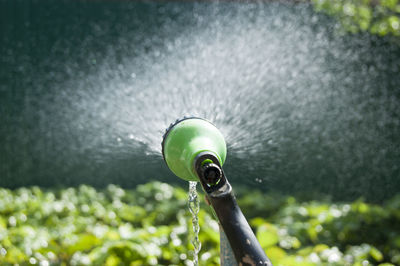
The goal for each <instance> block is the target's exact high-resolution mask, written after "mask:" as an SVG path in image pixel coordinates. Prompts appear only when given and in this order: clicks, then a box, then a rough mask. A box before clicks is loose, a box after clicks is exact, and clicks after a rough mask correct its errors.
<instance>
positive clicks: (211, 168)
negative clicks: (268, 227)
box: [194, 152, 272, 266]
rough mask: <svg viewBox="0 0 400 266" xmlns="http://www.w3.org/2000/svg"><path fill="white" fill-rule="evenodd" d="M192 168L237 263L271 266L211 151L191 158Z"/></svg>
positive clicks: (250, 265) (251, 265) (252, 265)
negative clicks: (192, 159) (193, 163)
mask: <svg viewBox="0 0 400 266" xmlns="http://www.w3.org/2000/svg"><path fill="white" fill-rule="evenodd" d="M194 169H195V171H196V173H197V175H198V177H199V180H200V183H201V185H202V187H203V190H204V191H205V193H206V194H207V198H208V201H209V202H210V204H211V206H212V207H213V209H214V211H215V214H216V216H217V218H218V220H219V222H220V224H221V227H222V228H223V230H224V232H225V234H226V236H227V238H228V241H229V244H230V246H231V248H232V251H233V253H234V255H235V259H236V261H237V263H238V265H243V266H244V265H249V266H256V265H257V266H258V265H263V266H272V264H271V262H270V260H269V259H268V257H267V255H266V254H265V252H264V250H263V249H262V248H261V246H260V243H259V242H258V240H257V238H256V236H255V235H254V233H253V231H252V230H251V228H250V225H249V224H248V222H247V220H246V218H245V217H244V215H243V213H242V211H241V210H240V208H239V206H238V204H237V202H236V199H235V196H234V195H233V192H232V187H231V185H230V184H229V182H228V180H227V179H226V177H225V174H224V171H223V170H222V167H221V165H220V163H219V161H218V159H217V157H216V156H215V155H214V154H212V153H207V152H203V153H200V154H199V155H198V156H197V157H196V158H195V165H194Z"/></svg>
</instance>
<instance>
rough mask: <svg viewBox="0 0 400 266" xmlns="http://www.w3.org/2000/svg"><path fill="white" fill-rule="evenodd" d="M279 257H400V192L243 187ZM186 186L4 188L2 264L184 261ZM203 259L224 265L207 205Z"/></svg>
mask: <svg viewBox="0 0 400 266" xmlns="http://www.w3.org/2000/svg"><path fill="white" fill-rule="evenodd" d="M238 198H239V199H240V201H239V205H240V206H241V207H242V209H243V210H244V212H245V214H246V215H247V217H248V218H249V221H250V224H251V225H252V227H253V229H254V231H255V232H256V235H257V237H258V239H259V240H260V244H261V245H262V247H263V248H264V249H265V250H266V252H267V254H268V256H269V257H270V258H271V260H272V261H273V263H274V265H380V266H388V265H399V264H400V236H399V234H398V232H400V195H399V196H397V197H394V198H393V199H391V200H390V201H388V202H386V203H385V204H383V205H374V204H369V203H366V202H364V201H363V200H358V201H355V202H353V203H340V204H339V203H331V202H330V201H329V200H326V199H324V200H320V201H312V200H305V201H300V200H299V198H297V199H296V198H294V197H286V196H282V195H273V194H262V193H260V192H252V193H251V194H249V193H239V195H238ZM190 220H191V218H190V214H189V211H188V210H187V192H186V191H184V190H183V189H181V188H173V187H171V186H170V185H168V184H164V183H159V182H154V183H149V184H145V185H141V186H138V187H137V189H136V190H124V189H121V188H120V187H117V186H114V185H110V186H108V187H107V188H106V189H104V190H96V189H94V188H92V187H89V186H85V185H82V186H80V187H79V188H67V189H58V190H42V189H40V188H38V187H33V188H21V189H18V190H15V191H12V190H8V189H2V188H0V264H1V265H14V264H20V265H30V264H38V265H185V264H186V263H187V260H190V259H191V256H192V250H193V247H192V245H191V243H190V239H191V236H192V232H191V230H188V229H189V228H191V221H190ZM199 221H200V227H201V230H200V240H201V242H202V249H201V252H200V264H201V265H218V264H219V256H218V254H219V250H218V249H219V235H218V224H217V222H216V221H215V219H214V218H213V216H212V214H211V211H210V210H209V207H208V206H206V205H205V204H204V201H203V203H202V206H201V210H200V213H199Z"/></svg>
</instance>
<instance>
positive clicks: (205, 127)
mask: <svg viewBox="0 0 400 266" xmlns="http://www.w3.org/2000/svg"><path fill="white" fill-rule="evenodd" d="M201 152H210V153H212V154H214V155H215V156H216V157H217V158H218V161H219V163H220V165H221V166H222V165H223V164H224V162H225V158H226V143H225V140H224V137H223V136H222V134H221V132H220V131H219V130H218V129H217V128H216V127H215V126H214V125H213V124H212V123H210V122H209V121H207V120H205V119H202V118H198V117H190V118H186V117H185V118H183V119H181V120H177V121H176V122H175V123H174V124H172V125H171V126H170V127H169V128H168V129H167V131H166V133H165V135H164V138H163V142H162V153H163V157H164V160H165V162H166V163H167V165H168V167H169V169H171V171H172V172H173V173H174V174H175V175H177V176H178V177H180V178H182V179H184V180H187V181H198V177H197V174H196V172H195V170H194V160H195V158H196V156H197V155H198V154H199V153H201Z"/></svg>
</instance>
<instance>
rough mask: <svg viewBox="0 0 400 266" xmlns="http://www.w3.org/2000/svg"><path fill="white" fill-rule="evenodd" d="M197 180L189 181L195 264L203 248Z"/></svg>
mask: <svg viewBox="0 0 400 266" xmlns="http://www.w3.org/2000/svg"><path fill="white" fill-rule="evenodd" d="M196 186H197V182H195V181H189V210H190V213H191V214H192V225H193V233H194V236H193V239H192V244H193V246H194V253H193V265H195V266H197V265H198V261H199V252H200V249H201V243H200V240H199V231H200V225H199V216H198V214H199V210H200V203H199V198H198V195H197V189H196Z"/></svg>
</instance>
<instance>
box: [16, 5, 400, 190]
mask: <svg viewBox="0 0 400 266" xmlns="http://www.w3.org/2000/svg"><path fill="white" fill-rule="evenodd" d="M155 9H156V10H157V12H159V13H158V15H159V16H157V17H159V19H160V21H154V22H149V23H150V24H152V23H154V24H157V27H156V29H154V28H152V29H151V30H150V31H151V32H152V34H151V35H147V37H143V36H142V35H140V36H139V37H138V36H135V35H134V33H135V31H133V30H132V31H131V30H129V29H125V32H126V34H125V35H124V36H117V38H116V39H115V40H114V41H113V43H109V44H106V45H103V48H104V47H106V48H104V49H103V52H102V53H101V54H98V53H97V54H96V53H94V54H92V53H89V54H87V55H85V54H82V55H81V56H87V59H86V61H87V62H88V64H89V65H90V67H89V68H88V69H90V71H86V70H85V71H82V70H80V65H79V64H77V63H76V62H66V63H65V65H64V66H63V67H62V68H61V69H62V70H60V71H61V72H62V73H64V74H65V73H67V76H68V79H64V80H62V82H59V83H57V84H52V86H53V87H51V88H47V89H49V90H51V91H53V93H51V94H50V95H51V97H48V98H46V97H40V98H35V97H34V95H35V92H30V93H28V96H27V97H26V102H25V103H24V104H25V107H26V111H27V112H29V110H35V111H34V112H35V113H36V116H37V117H38V125H39V127H40V126H41V123H42V124H43V125H42V129H41V132H43V131H44V132H45V134H46V136H44V137H45V138H49V139H52V140H53V141H52V143H53V144H52V145H53V148H54V149H53V150H54V151H53V152H55V153H57V152H58V153H67V156H66V157H67V158H69V159H67V161H65V162H64V163H65V164H66V165H67V166H68V165H69V166H70V168H74V167H75V169H76V167H79V165H80V163H82V164H85V163H83V162H80V161H79V160H81V159H76V160H78V161H76V160H74V155H76V154H78V155H79V156H78V157H76V158H85V159H86V160H88V161H89V162H90V161H93V162H95V163H96V164H97V165H104V164H107V163H108V162H109V161H110V158H116V157H117V158H122V159H121V160H124V162H125V163H132V164H135V165H136V167H135V169H137V171H138V172H140V171H141V167H144V168H148V165H149V162H150V161H152V162H154V163H153V164H155V163H157V164H159V163H162V162H161V154H160V150H161V146H160V143H161V138H162V135H163V133H164V130H165V128H167V126H168V125H169V124H170V123H171V122H173V121H175V120H176V119H177V118H181V117H183V116H185V115H193V116H199V117H203V118H206V119H208V120H210V121H211V122H213V123H214V124H215V125H216V126H217V127H218V128H219V129H220V130H221V132H222V133H223V135H224V136H225V138H226V141H227V144H228V161H227V165H226V170H227V172H228V173H229V171H230V173H231V174H232V176H233V177H232V178H233V179H234V180H239V182H242V183H251V184H257V183H264V184H266V185H265V186H266V187H268V186H271V185H276V186H280V187H281V188H283V189H285V188H286V187H287V186H290V187H291V188H292V189H297V190H302V189H304V188H308V189H310V188H312V187H313V186H314V185H317V186H319V187H320V188H321V190H322V191H324V192H330V191H337V190H351V192H350V194H351V193H355V194H357V193H358V194H360V193H361V194H362V193H363V191H364V192H365V191H370V190H371V186H372V185H371V182H372V183H373V182H374V180H376V179H381V181H382V179H386V181H385V182H381V188H382V190H385V189H386V188H387V187H391V186H393V180H395V178H394V177H395V175H398V174H399V171H400V170H399V164H398V162H399V158H400V151H399V149H398V144H399V140H398V138H397V137H396V136H397V135H398V133H399V132H400V130H399V128H400V119H399V112H398V110H399V92H398V88H397V87H396V85H395V84H396V82H398V81H399V77H398V75H397V76H393V75H392V74H391V73H397V72H398V70H399V64H398V62H397V61H396V60H393V61H390V59H388V58H390V56H389V55H390V53H391V52H390V51H388V50H385V49H389V48H385V49H383V48H380V47H374V43H373V42H371V41H370V40H369V39H365V38H364V37H362V36H358V37H356V38H346V37H343V36H340V35H338V34H337V32H338V29H337V27H336V24H335V23H333V22H332V21H329V20H327V19H326V18H325V17H321V16H317V15H316V14H315V13H313V12H312V10H311V9H310V8H309V6H308V5H284V4H271V3H254V4H233V3H216V4H212V3H198V4H191V5H190V6H187V5H184V4H178V3H174V4H165V5H159V6H157V7H156V8H155ZM162 14H164V15H162ZM178 14H179V15H178ZM174 19H176V20H174ZM185 22H190V23H186V24H185ZM102 23H104V22H102ZM99 25H100V26H96V24H95V25H94V26H93V28H94V30H95V31H94V33H93V34H94V36H100V37H98V38H97V39H98V41H99V42H101V40H102V38H101V36H102V34H103V33H104V34H105V33H109V32H110V31H107V29H105V28H104V25H108V24H101V23H99ZM101 25H103V26H102V27H101ZM120 26H121V27H124V26H123V25H120ZM126 27H129V25H127V26H126ZM88 42H90V40H89V41H88ZM60 45H61V44H60ZM61 46H62V45H61ZM64 46H65V45H64ZM64 46H62V47H64ZM92 46H93V44H92ZM67 47H68V45H67ZM91 49H93V47H92V48H91ZM390 49H391V48H390ZM371 51H372V52H373V53H372V52H371ZM55 75H57V74H55ZM398 84H399V83H397V85H398ZM32 99H33V100H32ZM29 106H30V107H29ZM49 149H51V148H49ZM83 154H84V155H83ZM63 158H65V157H63ZM70 168H68V167H67V169H66V170H65V171H64V173H63V174H66V173H68V171H70ZM109 172H110V173H113V172H114V173H116V174H115V175H116V176H121V175H124V174H123V173H119V172H118V170H116V169H115V168H114V169H113V170H109ZM88 173H89V174H90V173H93V170H91V171H89V172H88ZM148 173H149V172H147V174H148ZM150 173H152V176H151V177H149V178H155V179H158V178H159V176H158V175H159V174H157V173H156V172H150ZM164 173H166V172H164ZM135 174H136V173H132V174H130V175H132V176H135ZM109 175H112V174H109ZM355 177H356V178H355ZM55 178H57V177H55ZM128 178H129V177H126V176H124V177H123V178H122V179H123V180H126V179H128ZM135 178H136V177H135ZM324 179H326V180H327V182H325V181H323V180H324ZM140 180H144V179H143V178H141V179H140ZM285 180H288V181H287V182H286V181H285ZM354 180H358V181H354ZM138 182H141V181H138ZM385 186H386V187H385Z"/></svg>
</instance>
